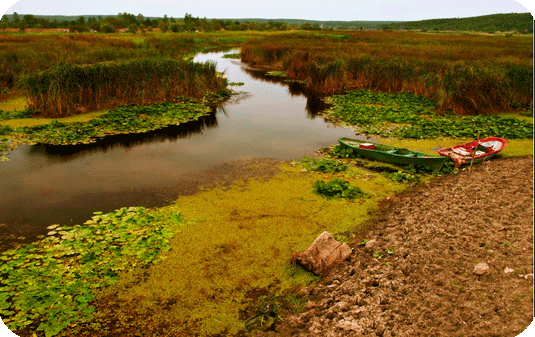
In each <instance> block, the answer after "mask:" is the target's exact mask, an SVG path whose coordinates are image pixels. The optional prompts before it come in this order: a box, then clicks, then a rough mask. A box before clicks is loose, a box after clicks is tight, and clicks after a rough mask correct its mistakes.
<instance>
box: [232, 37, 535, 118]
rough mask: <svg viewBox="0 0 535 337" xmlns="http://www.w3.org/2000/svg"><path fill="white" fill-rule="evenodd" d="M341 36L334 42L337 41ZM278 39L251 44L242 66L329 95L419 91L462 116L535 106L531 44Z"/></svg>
mask: <svg viewBox="0 0 535 337" xmlns="http://www.w3.org/2000/svg"><path fill="white" fill-rule="evenodd" d="M333 36H334V35H333ZM333 36H331V35H330V34H329V33H321V34H319V33H304V32H300V33H291V34H285V35H282V34H281V35H273V36H272V37H271V38H270V39H269V40H250V41H248V42H247V43H245V45H244V46H243V47H242V48H241V55H242V60H243V61H246V62H251V63H253V64H255V65H262V66H269V67H272V68H274V69H276V70H281V71H286V73H287V74H288V77H289V78H290V79H298V80H306V82H307V85H308V86H310V87H312V88H315V89H319V90H321V91H323V92H325V93H328V94H333V93H341V92H343V91H344V90H349V89H369V90H372V91H382V92H391V93H392V92H401V91H406V92H412V93H414V94H418V95H424V96H427V97H429V98H432V99H436V100H438V102H439V106H440V108H441V109H442V110H453V111H455V112H456V113H458V114H474V113H482V114H492V113H496V112H498V111H501V110H504V109H512V108H513V109H518V108H523V107H524V108H525V107H531V106H532V105H533V100H532V92H533V84H532V82H533V70H532V66H533V65H532V57H533V52H532V46H531V39H529V38H527V37H525V38H519V39H514V40H512V39H507V38H504V37H496V36H478V35H453V34H452V35H442V34H441V35H439V34H422V33H411V32H377V31H375V32H347V33H345V34H344V38H343V39H335V38H333Z"/></svg>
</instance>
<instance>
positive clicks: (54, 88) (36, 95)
mask: <svg viewBox="0 0 535 337" xmlns="http://www.w3.org/2000/svg"><path fill="white" fill-rule="evenodd" d="M21 87H22V88H23V90H25V91H26V94H27V97H28V99H29V103H30V109H35V110H39V111H40V114H41V115H43V116H48V117H64V116H69V115H73V114H78V113H81V112H84V111H87V110H93V109H103V108H111V107H117V106H120V105H125V104H142V105H145V104H149V103H151V102H161V101H168V100H171V99H172V98H174V97H176V96H188V97H197V98H198V97H201V96H202V95H203V93H205V92H206V91H216V90H221V89H222V88H223V87H224V85H223V82H222V80H221V79H220V78H218V77H217V72H216V68H215V64H214V63H210V62H207V63H193V62H189V61H179V60H173V59H167V58H151V59H139V60H128V61H119V62H103V63H96V64H91V65H61V66H56V67H53V68H51V69H48V70H45V71H42V72H39V73H35V74H31V75H28V76H26V77H24V78H23V79H22V80H21Z"/></svg>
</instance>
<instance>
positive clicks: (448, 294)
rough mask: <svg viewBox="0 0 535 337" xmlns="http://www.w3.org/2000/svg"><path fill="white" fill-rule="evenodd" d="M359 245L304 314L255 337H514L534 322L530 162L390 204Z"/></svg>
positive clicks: (499, 163)
mask: <svg viewBox="0 0 535 337" xmlns="http://www.w3.org/2000/svg"><path fill="white" fill-rule="evenodd" d="M356 235H357V239H358V240H359V241H360V240H361V239H362V240H361V241H360V244H359V243H355V244H354V246H353V248H354V252H353V254H352V255H351V256H350V258H349V259H348V260H347V261H345V262H344V263H343V264H342V265H340V266H339V268H338V269H337V270H335V271H333V272H332V273H331V274H329V276H328V277H326V278H324V279H323V280H322V282H321V283H320V284H319V285H317V286H315V287H311V288H307V289H304V290H303V291H302V296H305V297H307V298H308V299H309V302H308V303H307V304H306V306H305V307H304V310H303V312H302V313H299V314H295V315H291V316H288V317H284V318H282V320H281V321H280V322H279V323H278V324H277V325H276V326H275V328H274V331H269V332H263V333H261V334H260V335H261V336H517V335H518V334H520V333H521V332H522V331H524V330H525V329H526V328H527V327H528V326H529V325H530V324H531V323H532V321H533V157H532V156H530V157H521V158H520V157H518V158H508V159H498V160H494V161H491V162H488V163H485V164H482V165H478V166H474V167H473V168H472V169H471V170H468V169H466V170H464V171H462V172H460V173H459V174H456V175H451V176H446V177H442V178H440V179H438V180H436V181H434V182H432V183H430V184H424V185H423V186H419V187H417V188H415V189H414V190H412V191H409V192H406V193H403V194H401V195H398V196H395V197H391V198H389V199H387V200H385V201H384V202H383V204H382V205H381V208H380V211H379V212H378V213H377V215H376V218H375V219H374V220H373V221H372V222H370V223H369V225H368V226H367V228H366V229H365V230H364V231H363V232H360V233H356ZM364 242H366V244H364ZM480 263H485V265H480V266H487V267H488V269H486V270H483V271H481V272H480V273H481V275H479V274H477V273H476V271H477V270H476V265H478V264H480Z"/></svg>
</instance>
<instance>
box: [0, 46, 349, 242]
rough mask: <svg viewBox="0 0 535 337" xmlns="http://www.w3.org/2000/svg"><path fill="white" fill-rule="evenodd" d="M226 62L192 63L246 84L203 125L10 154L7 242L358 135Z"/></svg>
mask: <svg viewBox="0 0 535 337" xmlns="http://www.w3.org/2000/svg"><path fill="white" fill-rule="evenodd" d="M227 53H228V52H227ZM224 54H226V53H223V52H219V53H208V54H199V55H197V56H196V57H195V59H194V61H196V62H205V61H214V62H217V70H218V71H220V72H223V71H224V72H225V74H226V75H227V77H228V81H229V83H232V82H243V83H244V85H242V86H232V87H231V88H232V89H233V90H234V91H236V92H237V93H238V95H235V96H233V97H232V98H231V99H230V100H228V101H227V102H225V103H223V104H221V105H220V106H217V107H214V108H213V111H212V113H211V114H210V115H209V116H206V117H204V118H202V119H200V120H199V121H195V122H190V123H185V124H182V125H179V126H172V127H168V128H165V129H161V130H157V131H153V132H149V133H143V134H130V135H117V136H110V137H105V138H103V139H101V140H99V141H98V142H96V143H94V144H88V145H67V146H65V145H64V146H50V145H35V146H30V145H22V146H19V147H18V148H17V149H16V150H14V151H11V152H10V153H9V155H7V157H8V158H9V159H10V161H8V162H2V163H0V181H1V184H0V224H4V226H2V227H0V242H2V241H3V242H8V241H17V239H16V238H20V239H19V240H18V241H21V240H22V241H31V240H34V239H35V237H36V236H37V235H40V234H44V233H46V227H47V226H49V225H50V224H56V223H58V224H62V225H72V224H81V223H83V222H84V221H85V220H87V219H89V218H90V217H91V216H92V213H93V212H95V211H103V212H109V211H112V210H114V209H117V208H120V207H124V206H146V207H158V206H163V205H166V204H168V203H169V202H170V201H172V200H174V199H176V197H177V191H176V186H177V183H178V182H179V181H180V180H181V179H189V177H191V176H192V174H193V175H195V174H202V172H203V170H209V169H213V168H214V167H217V166H218V165H222V164H224V163H228V162H232V161H236V160H242V159H251V158H272V159H278V160H292V159H300V158H301V157H302V156H312V155H313V154H314V152H315V151H317V150H318V149H320V148H322V147H327V146H330V145H332V144H335V143H337V139H338V138H340V137H353V136H354V134H353V132H352V131H351V130H350V129H347V128H337V127H334V126H333V125H332V124H331V123H330V122H328V121H326V120H325V119H324V118H323V117H321V116H319V115H318V112H320V111H322V110H324V109H325V106H324V105H323V103H322V100H321V99H320V97H318V96H316V95H312V94H305V93H303V90H302V89H301V88H300V85H298V84H289V83H285V82H283V81H281V80H278V79H274V78H270V77H266V76H265V71H262V70H255V69H251V68H249V67H248V66H247V65H246V64H243V63H242V62H241V61H240V60H236V59H225V58H222V56H223V55H224ZM22 237H24V238H25V239H22Z"/></svg>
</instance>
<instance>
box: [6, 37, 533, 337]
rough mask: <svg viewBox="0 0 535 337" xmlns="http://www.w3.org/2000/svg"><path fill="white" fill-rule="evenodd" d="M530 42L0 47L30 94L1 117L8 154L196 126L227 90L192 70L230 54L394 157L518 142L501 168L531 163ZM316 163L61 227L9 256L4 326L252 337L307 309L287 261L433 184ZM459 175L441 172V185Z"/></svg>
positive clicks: (393, 170)
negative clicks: (439, 144)
mask: <svg viewBox="0 0 535 337" xmlns="http://www.w3.org/2000/svg"><path fill="white" fill-rule="evenodd" d="M531 39H532V36H515V37H514V38H505V37H499V36H490V37H489V36H478V35H436V34H435V35H434V34H424V33H414V32H410V33H409V32H405V33H399V32H379V31H370V32H350V31H328V32H325V31H323V32H317V31H314V32H308V31H307V32H304V31H299V32H296V31H290V32H264V33H260V32H251V31H244V32H214V33H198V34H190V33H184V34H170V33H169V34H162V33H155V32H147V33H141V34H130V35H120V34H109V35H89V34H80V35H70V34H69V35H63V34H44V35H34V34H29V33H17V34H5V35H4V34H2V35H0V46H1V47H2V48H0V87H2V88H4V89H3V91H2V94H1V95H3V97H4V98H9V99H18V98H19V97H21V96H22V95H26V98H27V99H28V101H29V106H28V107H25V108H17V109H9V108H7V109H8V110H4V111H0V155H2V153H4V152H3V151H7V150H8V149H9V148H12V147H13V146H15V145H16V144H19V143H22V142H27V143H31V144H34V143H45V144H76V143H87V142H92V141H94V140H95V139H96V138H99V137H104V136H106V135H111V134H117V133H134V132H146V131H149V130H154V129H158V128H162V127H164V126H166V125H171V124H178V123H183V122H185V121H188V120H194V119H197V118H199V117H201V116H203V115H205V114H207V113H209V112H210V107H209V106H208V105H207V104H206V102H208V101H211V100H213V99H214V98H215V99H218V98H221V97H226V94H225V92H224V91H223V92H222V91H221V90H223V89H224V87H225V85H226V84H227V83H226V82H225V81H224V80H223V78H222V77H220V76H218V74H217V72H216V71H215V68H214V66H213V65H212V64H201V65H199V64H193V63H191V62H190V61H185V60H186V59H189V58H191V55H193V54H194V53H196V52H199V51H203V50H207V49H224V48H233V47H241V54H240V57H241V59H242V60H243V61H245V62H251V63H253V64H255V65H259V66H264V67H266V68H269V69H270V70H272V71H273V72H272V73H271V75H273V76H272V77H284V78H287V79H289V80H297V81H300V82H301V83H302V85H305V86H308V87H309V88H313V89H314V90H318V91H320V92H323V93H324V94H330V95H332V94H336V95H332V96H330V97H328V98H326V101H327V102H328V103H330V104H331V107H330V109H329V110H328V111H326V112H325V116H326V117H327V118H330V119H333V120H335V121H337V122H339V123H342V124H345V125H347V126H351V127H353V128H354V129H355V130H357V132H359V133H362V134H366V135H373V136H376V137H382V138H381V141H384V142H386V143H390V144H395V145H399V144H401V145H403V146H407V147H409V146H410V147H411V148H413V149H414V150H418V151H422V152H426V153H430V152H433V151H432V148H433V147H434V146H436V139H437V138H440V139H442V140H443V142H444V143H449V144H455V143H459V142H462V141H464V140H465V139H472V138H474V137H477V135H478V134H481V136H482V137H483V136H484V135H487V133H488V135H491V134H492V135H495V136H502V137H505V138H508V139H511V142H510V145H509V147H508V148H507V149H506V150H504V152H503V155H504V156H517V155H529V154H532V153H533V152H532V151H533V150H532V146H533V141H532V138H533V122H532V121H533V119H532V117H526V116H523V117H522V118H521V117H520V114H519V112H523V111H525V110H526V109H530V108H532V105H533V101H532V91H533V86H532V82H533V81H532V79H533V71H532V63H531V59H532V56H533V53H532V49H531V48H532V45H531ZM8 46H9V48H6V47H8ZM379 50H380V51H381V52H380V53H379V52H378V51H379ZM37 51H39V52H37ZM231 55H232V56H230V57H231V58H235V57H236V55H235V53H234V54H231ZM377 55H381V56H377ZM105 73H106V74H110V75H109V77H108V78H109V81H108V80H107V81H103V80H102V79H103V77H101V76H102V74H105ZM125 75H126V77H124V76H125ZM268 75H269V74H268ZM281 81H282V79H281ZM303 83H304V84H303ZM110 84H111V85H110ZM214 92H215V93H216V94H215V96H214V94H213V93H214ZM210 93H212V94H210ZM100 109H110V110H105V111H101V112H99V113H98V114H96V115H93V116H91V118H88V119H87V120H84V121H75V122H66V120H67V119H66V118H57V119H54V120H46V122H45V123H44V124H41V125H25V124H24V123H26V122H27V121H28V120H43V118H42V117H43V116H51V117H64V116H68V115H72V114H79V115H80V116H84V115H87V114H88V113H91V112H92V111H93V110H100ZM503 110H506V111H513V110H514V112H513V113H512V115H511V114H509V115H507V116H502V115H500V114H499V112H501V111H503ZM68 118H72V116H71V117H68ZM14 122H16V123H19V124H18V125H16V126H15V125H14V124H10V123H14ZM318 150H319V149H318ZM322 152H323V154H324V155H325V156H326V157H329V158H324V159H321V160H318V159H314V158H312V159H311V158H303V159H302V160H301V161H295V162H293V163H291V164H290V163H286V164H283V165H280V166H278V167H277V172H278V173H277V174H276V175H274V176H272V177H268V178H266V179H262V178H257V179H250V180H248V181H245V180H243V181H238V182H237V183H235V184H233V185H231V186H230V187H229V186H219V187H215V188H213V189H206V190H203V191H201V192H199V193H197V194H194V195H190V196H184V197H180V198H179V199H178V200H176V201H175V202H174V203H172V204H171V205H168V206H165V207H160V208H157V209H152V210H148V209H145V208H142V207H134V208H122V209H119V210H117V211H115V212H110V213H107V214H95V216H94V217H93V218H92V219H90V220H88V221H87V222H86V223H85V224H83V225H76V226H53V227H51V228H50V230H51V231H50V233H49V235H47V237H46V238H44V239H43V240H42V241H39V242H36V243H34V244H31V245H26V246H22V247H19V248H18V249H13V250H9V251H6V252H4V253H2V255H0V259H1V260H2V266H1V267H0V273H1V274H2V275H3V279H2V280H1V281H0V287H1V293H0V294H1V295H0V315H1V316H2V319H3V321H4V323H6V324H7V325H8V327H9V328H10V329H12V330H13V331H16V332H18V333H21V335H28V336H31V335H32V334H33V333H36V334H40V335H42V334H44V335H45V336H47V337H48V336H53V335H58V334H59V335H65V336H68V335H73V334H77V335H81V336H90V335H94V334H95V333H96V332H97V331H99V332H101V333H103V334H110V333H112V331H119V332H121V333H123V332H124V333H128V332H131V331H134V330H135V331H144V333H145V334H147V335H150V334H154V335H155V334H165V335H174V336H186V335H217V334H227V335H236V334H244V335H247V334H252V333H254V331H255V329H263V328H266V327H269V326H270V325H271V324H273V323H274V322H275V321H277V319H279V318H280V317H281V315H284V314H286V313H293V312H298V311H299V310H302V308H303V303H304V302H305V301H306V299H305V298H301V297H299V295H298V289H299V288H300V287H302V286H304V285H310V284H313V283H314V282H316V281H317V277H315V276H313V275H311V274H309V273H307V272H306V271H304V270H303V269H301V268H299V267H295V266H292V265H291V263H290V257H291V253H292V252H294V251H300V250H304V249H306V248H307V247H308V245H309V244H310V243H311V242H313V241H314V239H315V237H316V236H317V235H318V233H320V232H323V231H329V232H331V233H334V234H335V236H336V237H337V238H338V239H339V240H342V241H348V242H353V241H355V240H357V239H361V238H359V237H358V236H359V234H358V233H359V231H360V230H362V226H364V224H365V223H366V221H367V219H369V218H370V216H371V214H372V213H373V211H374V210H376V209H377V205H378V202H379V201H380V200H383V199H385V198H387V197H389V196H392V195H395V194H396V193H399V192H401V191H403V190H405V189H407V188H408V187H410V186H412V185H413V184H415V183H421V182H425V181H429V180H430V179H432V178H434V177H435V176H436V175H437V173H430V172H425V171H423V170H422V169H421V168H414V167H406V168H399V167H395V166H392V165H387V164H378V163H373V162H369V161H367V160H363V159H360V158H355V157H354V156H353V154H352V153H351V152H350V151H347V149H343V148H340V147H339V146H333V147H330V148H326V149H323V150H322ZM0 158H1V157H0ZM2 164H3V163H2ZM260 171H261V170H260ZM455 171H456V170H454V169H453V168H452V167H451V166H448V165H445V167H444V168H443V171H442V172H441V173H440V174H449V173H452V172H455ZM324 196H327V197H324ZM207 210H209V211H207ZM95 211H97V210H95Z"/></svg>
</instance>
